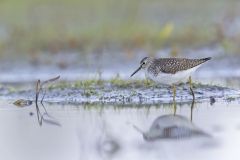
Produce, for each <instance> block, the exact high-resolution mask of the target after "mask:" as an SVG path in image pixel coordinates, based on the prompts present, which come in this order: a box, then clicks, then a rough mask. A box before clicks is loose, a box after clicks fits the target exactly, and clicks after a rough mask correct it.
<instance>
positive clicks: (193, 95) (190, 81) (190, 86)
mask: <svg viewBox="0 0 240 160" xmlns="http://www.w3.org/2000/svg"><path fill="white" fill-rule="evenodd" d="M189 88H190V91H191V93H192V97H193V101H194V100H195V94H194V92H193V89H192V88H193V86H192V78H191V76H190V77H189Z"/></svg>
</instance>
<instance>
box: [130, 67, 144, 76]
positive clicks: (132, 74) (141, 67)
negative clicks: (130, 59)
mask: <svg viewBox="0 0 240 160" xmlns="http://www.w3.org/2000/svg"><path fill="white" fill-rule="evenodd" d="M140 69H142V65H141V66H140V67H139V68H138V69H137V70H136V71H135V72H133V74H131V77H132V76H133V75H134V74H136V73H137V72H138V71H139V70H140Z"/></svg>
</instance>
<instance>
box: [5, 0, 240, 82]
mask: <svg viewBox="0 0 240 160" xmlns="http://www.w3.org/2000/svg"><path fill="white" fill-rule="evenodd" d="M239 8H240V2H239V1H236V0H211V1H207V0H202V1H198V0H182V1H181V2H179V1H177V0H148V1H143V0H131V1H129V0H121V1H116V0H88V1H86V0H51V1H50V0H21V1H17V0H1V1H0V62H1V63H0V73H1V78H0V81H1V82H15V81H30V80H33V79H34V80H35V79H36V78H37V77H38V78H39V77H44V76H46V77H47V76H48V77H49V74H51V75H52V74H60V75H62V77H63V78H64V77H65V79H67V80H74V79H82V78H90V77H96V74H99V73H101V75H102V77H103V78H110V77H112V76H115V75H116V74H118V75H120V76H121V77H123V78H127V77H129V74H130V73H131V72H132V71H133V70H134V69H135V68H136V67H137V65H138V63H139V61H140V60H141V59H142V58H143V57H144V56H155V57H189V58H202V57H209V56H213V57H214V60H213V61H212V62H211V63H212V64H211V65H210V64H209V65H210V66H211V68H209V67H207V66H208V65H207V66H206V68H205V72H204V73H203V72H202V73H203V74H201V76H200V75H199V77H208V78H209V77H210V78H212V77H211V75H212V72H211V71H213V70H212V68H215V70H214V73H216V74H217V75H218V77H220V78H221V77H229V75H230V76H231V77H239V76H240V71H238V68H240V66H239V65H238V59H237V58H236V57H238V56H239V53H240V52H239V51H240V45H239V43H240V18H239V15H240V10H239ZM215 60H218V61H217V62H216V61H215ZM214 62H216V63H214ZM218 64H221V65H218ZM222 64H224V65H222ZM230 64H231V65H230ZM236 66H237V67H236ZM202 70H204V69H202ZM200 73H201V72H200ZM226 73H227V75H226ZM216 74H215V77H216ZM16 75H17V79H16ZM197 75H198V74H197ZM139 77H141V75H139ZM208 82H209V81H208Z"/></svg>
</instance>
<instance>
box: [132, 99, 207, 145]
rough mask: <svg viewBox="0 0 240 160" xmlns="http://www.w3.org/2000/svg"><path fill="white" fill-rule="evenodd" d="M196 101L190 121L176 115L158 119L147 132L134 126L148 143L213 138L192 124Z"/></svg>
mask: <svg viewBox="0 0 240 160" xmlns="http://www.w3.org/2000/svg"><path fill="white" fill-rule="evenodd" d="M193 108H194V101H192V105H191V115H190V120H189V119H188V118H186V117H184V116H182V115H177V114H176V112H175V111H174V114H170V115H163V116H159V117H157V118H156V119H155V120H154V122H153V123H152V126H151V127H150V129H149V130H148V131H147V132H144V131H142V130H141V129H139V128H138V127H137V126H135V125H134V126H133V127H134V128H135V129H136V130H137V131H138V132H140V133H141V134H142V135H143V138H144V140H146V141H155V140H159V139H186V138H191V137H211V136H210V135H209V134H207V133H206V132H204V131H202V130H201V129H199V128H198V127H196V126H195V125H194V124H193V123H192V118H193V115H192V114H193Z"/></svg>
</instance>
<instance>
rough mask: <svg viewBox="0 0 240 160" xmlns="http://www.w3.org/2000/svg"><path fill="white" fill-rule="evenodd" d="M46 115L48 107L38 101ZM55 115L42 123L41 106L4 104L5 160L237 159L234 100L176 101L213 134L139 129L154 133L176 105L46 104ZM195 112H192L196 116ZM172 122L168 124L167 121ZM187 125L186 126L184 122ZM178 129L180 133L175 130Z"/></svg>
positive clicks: (239, 128)
mask: <svg viewBox="0 0 240 160" xmlns="http://www.w3.org/2000/svg"><path fill="white" fill-rule="evenodd" d="M39 108H40V109H41V113H42V114H43V113H44V109H43V108H42V107H41V106H40V105H39ZM45 108H46V110H47V112H48V114H49V115H50V117H48V116H45V119H46V120H45V121H43V123H42V125H41V126H40V125H39V122H38V119H37V114H36V108H35V105H34V104H33V105H32V106H28V107H24V108H18V107H16V106H14V105H13V104H12V102H11V101H3V100H2V101H1V102H0V126H1V127H0V130H1V132H0V141H1V143H0V150H1V156H0V157H1V159H5V160H12V159H19V160H32V159H35V160H42V159H45V160H52V159H58V160H66V159H68V160H69V159H72V160H79V159H91V160H94V159H96V160H97V159H129V160H130V159H139V160H141V159H143V160H145V159H170V160H171V159H182V160H187V159H189V160H190V159H192V158H193V157H194V159H199V160H201V159H211V160H213V159H216V160H221V159H222V160H225V159H231V160H234V159H236V160H237V159H238V158H239V156H240V153H239V147H240V117H239V115H240V108H239V102H237V101H234V102H231V103H227V102H216V103H214V104H213V105H210V104H209V103H197V104H195V105H194V108H193V110H192V112H191V108H192V107H191V103H190V104H185V105H181V106H180V105H177V110H176V113H175V114H176V115H180V116H183V117H185V118H186V120H189V122H190V123H191V116H192V123H193V125H194V126H195V127H196V128H198V129H199V130H201V131H203V132H204V133H207V134H208V135H209V136H189V137H180V138H164V137H163V138H161V139H158V138H156V139H155V140H153V141H146V139H144V138H143V136H142V134H141V133H139V132H138V131H137V130H136V129H134V127H133V125H135V126H137V127H138V128H139V129H141V130H142V131H144V132H145V131H146V132H147V131H149V128H150V127H151V125H152V123H153V122H154V120H156V118H158V117H161V116H166V115H169V116H173V114H174V109H173V107H172V105H170V104H169V105H164V106H163V105H152V106H151V105H148V106H144V105H132V106H129V105H126V106H123V105H122V106H121V105H118V106H111V105H59V104H56V103H54V104H45ZM191 113H192V115H191ZM166 123H167V122H166ZM179 125H182V124H179ZM176 133H178V132H176Z"/></svg>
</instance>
